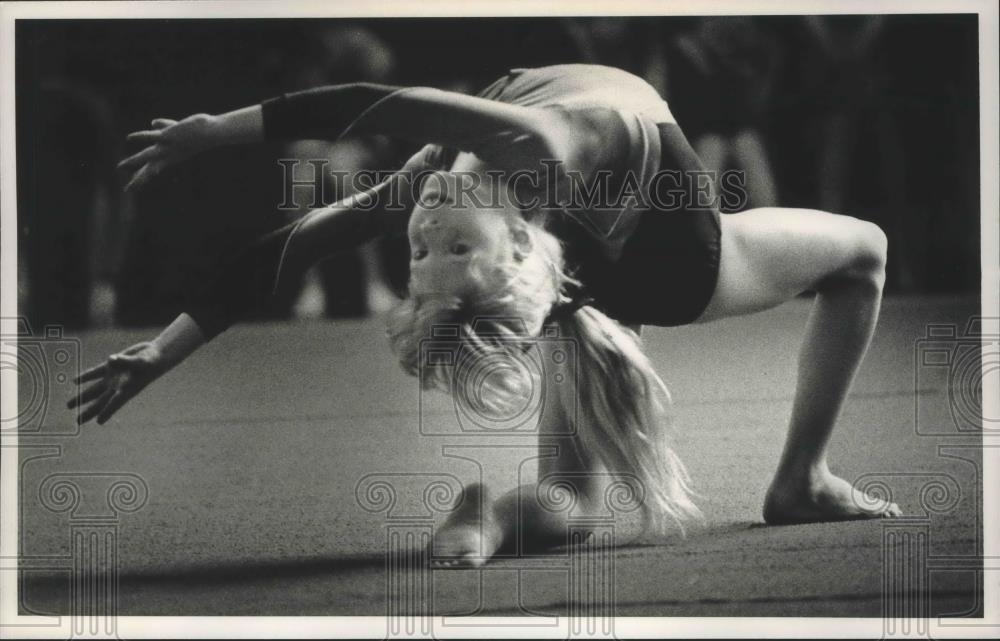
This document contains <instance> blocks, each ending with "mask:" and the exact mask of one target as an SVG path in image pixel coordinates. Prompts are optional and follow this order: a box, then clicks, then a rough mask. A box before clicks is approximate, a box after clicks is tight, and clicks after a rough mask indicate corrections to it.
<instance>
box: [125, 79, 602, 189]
mask: <svg viewBox="0 0 1000 641" xmlns="http://www.w3.org/2000/svg"><path fill="white" fill-rule="evenodd" d="M605 116H607V114H605ZM592 117H593V114H591V117H590V118H591V119H588V118H586V117H584V116H581V114H580V113H573V112H569V111H567V110H562V109H550V108H540V107H525V106H520V105H513V104H507V103H503V102H498V101H495V100H489V99H486V98H480V97H476V96H467V95H464V94H459V93H453V92H448V91H442V90H439V89H432V88H429V87H411V88H400V87H390V86H385V85H376V84H371V83H355V84H347V85H331V86H327V87H319V88H316V89H309V90H306V91H300V92H296V93H290V94H284V95H282V96H278V97H276V98H272V99H269V100H265V101H264V102H263V103H261V104H258V105H253V106H249V107H244V108H242V109H237V110H235V111H230V112H228V113H224V114H220V115H208V114H196V115H193V116H189V117H187V118H185V119H184V120H181V121H180V122H176V121H173V120H168V119H163V118H160V119H157V120H154V121H153V123H152V126H153V128H152V129H150V130H147V131H138V132H135V133H133V134H131V135H130V136H129V141H130V142H133V143H140V144H142V145H144V147H143V148H142V149H141V150H140V151H139V152H137V153H136V154H134V155H132V156H130V157H129V158H126V159H125V160H123V161H122V162H121V163H120V165H119V167H120V168H122V169H123V170H126V171H128V172H131V174H132V179H131V181H130V182H129V185H128V187H127V188H135V187H138V186H140V185H142V184H143V183H145V182H147V181H148V180H150V179H151V178H153V177H154V176H156V175H157V174H159V173H160V172H162V171H163V170H164V169H166V168H168V167H169V166H171V165H174V164H176V163H178V162H181V161H183V160H185V159H186V158H189V157H191V156H193V155H195V154H197V153H200V152H202V151H206V150H208V149H212V148H215V147H220V146H224V145H233V144H245V143H254V142H263V141H265V140H288V139H310V138H312V139H324V140H335V139H338V138H340V137H341V136H343V135H345V134H349V133H368V134H384V135H387V136H391V137H394V138H399V139H402V140H407V141H412V142H419V143H433V144H439V145H443V146H445V147H449V148H453V149H457V150H459V151H465V152H470V153H473V154H475V155H476V156H478V157H479V158H480V159H482V160H484V161H486V162H488V163H490V164H491V165H493V166H494V167H497V168H498V169H525V168H526V167H524V163H525V159H526V158H533V159H536V160H540V159H551V160H557V161H564V162H568V163H573V164H580V162H581V159H585V158H588V157H589V156H590V155H593V154H596V153H600V148H601V147H602V145H601V144H600V141H599V138H600V135H599V134H598V132H599V131H600V129H601V128H602V127H600V126H599V125H605V126H604V127H603V129H606V128H607V127H606V125H607V123H606V122H604V123H597V122H594V121H593V120H592ZM588 133H591V134H593V135H587V134H588Z"/></svg>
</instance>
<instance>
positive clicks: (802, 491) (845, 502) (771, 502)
mask: <svg viewBox="0 0 1000 641" xmlns="http://www.w3.org/2000/svg"><path fill="white" fill-rule="evenodd" d="M902 514H903V512H902V510H900V509H899V506H898V505H896V504H895V503H889V502H888V501H883V500H881V499H878V498H875V497H874V496H872V495H870V494H867V493H864V492H861V491H859V490H857V489H855V488H854V487H852V486H851V484H850V483H848V482H847V481H845V480H844V479H842V478H840V477H839V476H834V475H833V474H832V473H831V472H830V471H829V470H825V471H823V472H821V473H815V474H814V476H813V479H812V480H811V481H808V482H805V481H798V480H794V481H793V480H790V479H787V478H781V477H776V478H775V479H774V481H773V482H772V484H771V487H770V489H769V490H768V491H767V498H766V499H765V500H764V520H765V521H767V522H768V523H770V524H771V525H788V524H791V523H816V522H820V521H851V520H858V519H878V518H887V517H895V516H902Z"/></svg>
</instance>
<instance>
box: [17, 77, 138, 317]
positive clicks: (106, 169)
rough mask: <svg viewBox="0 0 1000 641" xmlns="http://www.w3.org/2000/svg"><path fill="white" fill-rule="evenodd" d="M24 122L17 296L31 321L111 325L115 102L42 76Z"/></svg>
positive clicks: (115, 209)
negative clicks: (26, 157) (27, 155)
mask: <svg viewBox="0 0 1000 641" xmlns="http://www.w3.org/2000/svg"><path fill="white" fill-rule="evenodd" d="M21 98H22V99H24V98H28V99H30V100H31V103H32V108H31V109H25V110H24V111H23V112H22V111H21V110H20V109H19V113H20V114H22V116H21V118H20V122H21V123H22V125H23V128H22V129H21V130H20V131H19V134H18V144H19V146H22V148H27V149H30V150H31V151H30V158H31V162H27V163H23V164H21V166H20V168H19V169H20V170H19V172H18V174H19V175H18V178H19V183H20V184H19V186H18V196H19V199H18V200H19V210H20V211H21V216H20V225H19V227H20V243H21V244H20V249H21V254H20V256H19V263H20V264H22V265H24V269H23V270H22V271H21V276H23V278H22V279H21V280H20V282H19V292H18V293H19V299H20V302H21V303H22V304H23V309H26V310H27V315H28V317H29V319H30V321H31V324H32V326H35V327H41V326H43V325H46V324H58V325H65V326H67V327H73V328H77V327H84V326H87V325H88V324H91V323H96V324H107V323H109V322H110V321H111V318H112V315H113V309H114V304H115V301H114V290H113V288H112V287H111V285H110V280H111V276H112V273H113V271H114V268H115V267H116V265H115V260H114V251H113V248H114V246H115V243H114V237H115V233H116V229H117V227H118V225H117V223H118V222H119V215H118V198H117V194H118V189H117V180H116V176H115V173H114V166H115V162H116V153H115V150H116V149H117V147H118V145H117V144H116V141H115V138H116V137H115V135H114V133H113V131H114V130H113V125H112V118H111V111H110V107H109V105H108V103H107V101H105V100H104V99H103V98H102V97H101V96H99V95H97V94H96V93H95V92H93V91H92V90H90V89H89V88H87V87H86V86H84V85H83V84H80V83H77V82H73V81H70V80H68V79H65V78H58V79H57V78H49V79H48V80H44V81H41V82H40V83H39V84H38V85H37V87H36V91H35V92H33V93H31V95H30V96H22V97H21Z"/></svg>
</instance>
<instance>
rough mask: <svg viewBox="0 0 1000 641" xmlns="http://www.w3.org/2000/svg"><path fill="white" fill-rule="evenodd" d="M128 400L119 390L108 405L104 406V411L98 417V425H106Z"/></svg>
mask: <svg viewBox="0 0 1000 641" xmlns="http://www.w3.org/2000/svg"><path fill="white" fill-rule="evenodd" d="M127 400H128V397H127V396H125V394H124V393H122V391H121V390H118V391H116V392H115V393H114V394H112V395H111V398H110V399H108V402H107V404H106V405H105V406H104V409H102V410H101V412H100V413H99V414H98V415H97V424H98V425H104V423H106V422H107V420H108V419H109V418H111V417H112V416H113V415H114V413H115V412H117V411H118V409H119V408H120V407H121V406H122V405H124V404H125V401H127Z"/></svg>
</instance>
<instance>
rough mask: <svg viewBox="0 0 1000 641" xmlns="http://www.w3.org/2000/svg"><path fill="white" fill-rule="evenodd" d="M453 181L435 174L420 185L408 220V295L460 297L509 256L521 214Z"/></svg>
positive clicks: (453, 177) (449, 177) (504, 202)
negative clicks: (464, 190) (476, 203)
mask: <svg viewBox="0 0 1000 641" xmlns="http://www.w3.org/2000/svg"><path fill="white" fill-rule="evenodd" d="M458 179H459V178H458V176H456V175H455V174H451V173H447V172H438V173H436V174H434V175H433V176H431V177H429V178H428V180H427V182H426V183H425V184H424V189H423V191H422V193H421V198H420V202H418V203H417V206H416V207H415V208H414V210H413V214H412V215H411V216H410V222H409V227H408V229H407V234H408V236H409V240H410V293H411V294H417V295H421V294H453V295H457V296H461V295H464V294H465V293H467V292H469V291H470V290H471V289H473V288H474V287H475V286H476V285H477V283H480V282H481V279H482V278H484V277H485V275H486V274H487V273H488V271H487V269H485V268H488V267H489V266H495V265H503V264H506V263H507V262H509V261H510V260H511V259H512V258H513V257H514V247H513V243H512V240H511V229H512V227H511V225H516V224H517V223H518V222H519V221H520V220H521V217H520V214H519V213H518V212H517V210H516V209H515V208H512V207H511V206H510V205H509V203H508V202H506V201H505V200H501V202H499V203H495V202H490V201H489V199H488V196H489V194H488V193H479V192H478V191H477V192H476V195H477V197H478V200H479V202H480V203H486V204H488V205H489V206H487V207H478V206H477V207H473V203H472V202H470V201H472V200H473V199H472V198H471V197H470V194H469V193H465V194H462V193H461V192H460V191H459V190H458V189H457V186H458V183H457V181H458Z"/></svg>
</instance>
